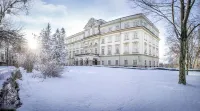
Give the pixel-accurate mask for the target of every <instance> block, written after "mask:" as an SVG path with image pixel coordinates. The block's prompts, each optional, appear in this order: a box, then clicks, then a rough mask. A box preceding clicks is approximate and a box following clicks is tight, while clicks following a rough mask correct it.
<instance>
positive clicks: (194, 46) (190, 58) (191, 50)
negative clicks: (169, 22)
mask: <svg viewBox="0 0 200 111" xmlns="http://www.w3.org/2000/svg"><path fill="white" fill-rule="evenodd" d="M169 29H170V27H168V31H167V32H169V33H170V34H169V36H168V37H167V40H166V41H167V45H168V46H169V47H168V48H169V51H168V52H167V53H168V54H169V55H168V60H169V64H171V65H173V64H177V60H178V57H179V56H180V42H179V40H178V39H176V38H175V37H174V32H172V31H170V30H169ZM171 29H172V28H171ZM186 44H187V45H186V52H187V53H186V58H187V60H186V68H187V75H188V69H189V68H194V65H195V62H196V60H197V58H198V56H199V52H200V38H199V34H198V31H193V33H191V35H190V37H189V38H188V39H187V43H186Z"/></svg>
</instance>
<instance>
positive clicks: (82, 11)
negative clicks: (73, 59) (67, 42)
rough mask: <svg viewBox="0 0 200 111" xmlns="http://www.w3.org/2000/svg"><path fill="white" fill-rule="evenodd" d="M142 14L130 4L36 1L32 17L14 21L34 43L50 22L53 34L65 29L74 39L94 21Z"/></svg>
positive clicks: (99, 0)
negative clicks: (34, 39) (92, 18)
mask: <svg viewBox="0 0 200 111" xmlns="http://www.w3.org/2000/svg"><path fill="white" fill-rule="evenodd" d="M140 12H141V11H140V10H137V9H133V8H131V4H130V2H129V0H33V2H32V3H31V8H30V11H29V15H21V16H17V17H15V19H14V20H15V21H16V22H18V23H19V24H20V25H22V26H23V27H24V32H25V33H26V35H27V38H28V39H30V38H32V33H34V34H37V35H39V33H40V31H41V29H43V28H44V27H46V25H47V23H48V22H50V23H51V25H52V32H53V33H54V31H55V30H56V28H62V27H64V28H65V29H66V33H67V35H71V34H74V33H77V32H79V31H82V30H83V27H84V25H85V24H86V23H87V22H88V20H89V19H90V18H91V17H94V18H96V19H104V20H106V21H109V20H113V19H116V18H119V17H123V16H128V15H133V14H136V13H140ZM149 19H150V20H151V21H153V20H152V18H151V17H149ZM161 24H162V23H161V22H158V23H155V25H156V26H157V27H158V29H159V30H160V38H161V41H160V58H161V59H160V60H161V61H164V54H165V52H164V50H165V44H164V40H165V39H164V38H165V34H164V32H165V31H164V26H163V25H161Z"/></svg>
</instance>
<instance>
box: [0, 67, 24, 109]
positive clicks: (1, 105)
mask: <svg viewBox="0 0 200 111" xmlns="http://www.w3.org/2000/svg"><path fill="white" fill-rule="evenodd" d="M19 78H21V73H20V70H16V71H14V72H13V73H12V76H11V77H10V78H8V79H7V80H6V81H5V82H4V83H3V87H2V89H1V90H0V111H15V109H16V108H19V107H20V106H21V105H22V103H21V102H20V98H19V85H18V83H17V82H16V80H17V79H19Z"/></svg>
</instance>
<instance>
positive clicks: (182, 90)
mask: <svg viewBox="0 0 200 111" xmlns="http://www.w3.org/2000/svg"><path fill="white" fill-rule="evenodd" d="M35 73H36V74H35ZM33 75H39V76H40V73H38V72H34V73H25V72H23V80H22V81H19V83H20V98H21V101H22V103H23V105H22V107H20V108H19V109H18V110H19V111H199V110H200V73H199V72H189V76H187V83H188V84H187V85H186V86H184V85H180V84H178V83H177V82H178V72H177V71H167V70H138V69H124V68H106V67H92V66H88V67H87V66H80V67H79V66H70V67H66V68H65V70H64V72H63V75H62V77H61V78H48V79H45V80H43V79H42V78H38V77H36V78H33ZM34 77H35V76H34Z"/></svg>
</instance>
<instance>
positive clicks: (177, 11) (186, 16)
mask: <svg viewBox="0 0 200 111" xmlns="http://www.w3.org/2000/svg"><path fill="white" fill-rule="evenodd" d="M131 1H132V2H133V3H134V5H135V6H137V7H140V8H141V9H142V10H143V11H144V12H146V13H151V15H154V16H156V17H159V18H161V19H164V20H166V21H167V22H168V23H169V24H170V25H171V26H172V27H173V30H174V32H175V34H176V37H177V39H178V40H179V42H180V57H179V81H178V83H179V84H184V85H185V84H186V77H185V64H186V42H187V39H188V38H189V37H190V35H191V33H192V32H193V31H194V30H195V29H196V28H197V27H199V26H200V22H199V19H198V18H199V15H200V14H199V11H197V10H198V9H199V8H198V5H199V1H197V0H131ZM195 7H196V8H195ZM189 21H191V22H190V23H189ZM189 29H190V30H189Z"/></svg>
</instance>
